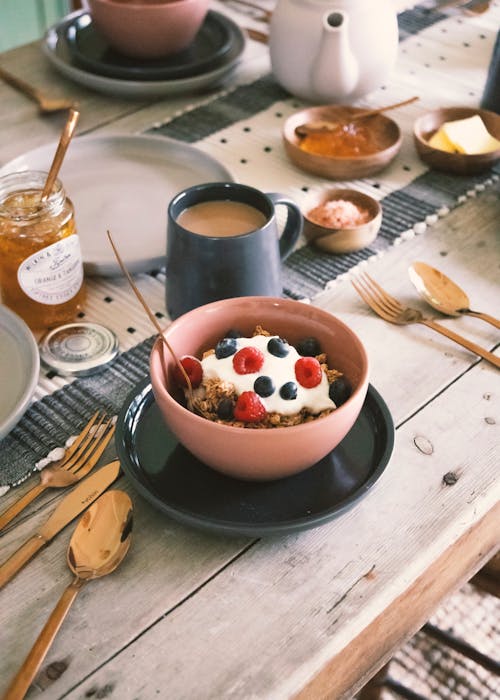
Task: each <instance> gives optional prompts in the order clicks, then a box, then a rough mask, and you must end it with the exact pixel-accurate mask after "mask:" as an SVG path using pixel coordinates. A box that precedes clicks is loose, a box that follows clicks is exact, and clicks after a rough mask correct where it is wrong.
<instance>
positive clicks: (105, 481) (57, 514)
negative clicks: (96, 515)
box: [0, 460, 120, 589]
mask: <svg viewBox="0 0 500 700" xmlns="http://www.w3.org/2000/svg"><path fill="white" fill-rule="evenodd" d="M119 473H120V462H119V460H115V461H114V462H110V463H109V464H107V465H106V466H105V467H101V468H100V469H99V470H98V471H96V472H94V473H93V474H92V476H89V477H87V478H86V479H84V480H83V481H82V482H81V483H80V484H79V485H78V486H76V488H74V489H73V490H72V491H71V493H69V494H68V495H67V496H65V497H64V498H63V500H62V501H61V502H60V503H59V505H58V506H57V508H56V509H55V510H54V512H53V513H52V514H51V515H50V517H49V518H48V520H47V521H46V522H45V523H44V524H43V525H42V526H41V527H40V528H39V529H38V531H37V532H36V533H35V534H34V535H33V536H32V537H30V539H29V540H27V541H26V542H25V543H24V544H22V545H21V546H20V547H19V549H17V550H16V551H15V552H14V554H12V555H11V556H10V557H9V558H8V559H7V561H5V562H4V563H3V564H2V565H1V566H0V589H1V588H3V586H4V585H5V584H6V583H7V582H8V581H10V579H11V578H12V577H13V576H14V575H15V574H17V572H18V571H19V570H20V569H21V568H22V567H23V566H24V565H25V564H27V563H28V561H29V560H30V559H31V558H32V557H33V556H34V555H35V554H36V553H37V552H38V550H40V549H42V547H45V545H47V544H48V543H49V542H50V541H51V540H52V539H53V538H54V537H55V535H57V533H58V532H60V531H61V530H62V529H63V528H64V527H66V525H68V524H69V523H70V522H71V521H72V520H74V519H75V518H76V516H77V515H79V514H80V513H81V512H82V511H84V510H85V509H86V508H87V506H89V505H90V504H91V503H93V501H95V500H96V498H98V496H100V495H101V493H103V491H105V490H106V489H107V488H108V486H109V485H110V484H112V483H113V481H115V479H116V478H117V477H118V474H119Z"/></svg>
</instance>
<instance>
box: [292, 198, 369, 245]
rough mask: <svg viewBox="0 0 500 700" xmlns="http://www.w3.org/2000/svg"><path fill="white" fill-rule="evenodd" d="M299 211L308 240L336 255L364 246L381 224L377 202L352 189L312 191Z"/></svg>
mask: <svg viewBox="0 0 500 700" xmlns="http://www.w3.org/2000/svg"><path fill="white" fill-rule="evenodd" d="M302 213H303V215H304V237H305V238H306V240H307V241H308V243H310V244H312V245H314V246H315V247H317V248H320V249H321V250H324V251H326V252H327V253H334V254H336V255H340V254H343V253H353V252H355V251H357V250H361V249H362V248H366V247H367V246H369V245H370V244H371V243H373V241H374V240H375V239H376V237H377V234H378V232H379V230H380V226H381V225H382V207H381V205H380V203H379V202H378V201H377V200H376V199H374V198H373V197H370V196H369V195H367V194H365V193H364V192H360V191H358V190H354V189H341V188H333V189H328V190H325V191H323V192H322V193H321V194H313V195H311V196H310V197H309V199H308V200H307V201H306V203H305V205H304V206H303V207H302Z"/></svg>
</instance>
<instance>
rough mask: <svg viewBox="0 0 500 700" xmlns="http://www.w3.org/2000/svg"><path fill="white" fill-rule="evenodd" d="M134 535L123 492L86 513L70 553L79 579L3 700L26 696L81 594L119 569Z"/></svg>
mask: <svg viewBox="0 0 500 700" xmlns="http://www.w3.org/2000/svg"><path fill="white" fill-rule="evenodd" d="M131 533H132V502H131V500H130V498H129V496H128V495H127V494H126V493H125V492H123V491H118V490H112V491H108V492H107V493H104V494H103V495H102V496H100V498H98V499H97V500H96V501H94V503H93V504H92V505H91V506H90V507H89V508H88V509H87V510H86V511H85V513H84V514H83V516H82V517H81V519H80V521H79V523H78V525H77V526H76V529H75V531H74V533H73V536H72V537H71V541H70V543H69V546H68V552H67V562H68V566H69V568H70V569H71V571H72V572H73V573H74V574H75V578H74V579H73V581H72V582H71V583H70V584H69V585H68V586H67V587H66V589H65V590H64V592H63V594H62V596H61V598H60V599H59V602H58V603H57V605H56V607H55V608H54V610H53V612H52V613H51V615H50V617H49V619H48V620H47V622H46V623H45V626H44V628H43V629H42V631H41V632H40V634H39V636H38V639H37V640H36V642H35V643H34V645H33V647H32V648H31V651H30V652H29V654H28V656H27V657H26V659H25V661H24V663H23V665H22V666H21V668H20V669H19V671H18V672H17V674H16V676H15V677H14V678H13V680H12V682H11V684H10V686H9V688H8V689H7V693H6V694H5V696H4V698H3V700H20V698H23V697H24V696H25V694H26V692H27V690H28V688H29V686H30V684H31V682H32V680H33V678H34V677H35V675H36V673H37V671H38V669H39V668H40V665H41V664H42V662H43V660H44V659H45V657H46V655H47V652H48V651H49V649H50V647H51V645H52V642H53V641H54V638H55V636H56V634H57V632H58V631H59V628H60V627H61V624H62V623H63V621H64V619H65V617H66V615H67V613H68V611H69V609H70V607H71V605H72V603H73V601H74V599H75V598H76V596H77V594H78V592H79V591H80V590H81V588H82V587H83V585H84V584H85V583H86V582H87V581H90V580H92V579H95V578H100V577H101V576H106V575H107V574H110V573H111V572H112V571H114V570H115V569H116V568H117V566H118V565H119V564H120V563H121V561H122V560H123V559H124V557H125V555H126V554H127V552H128V550H129V547H130V541H131Z"/></svg>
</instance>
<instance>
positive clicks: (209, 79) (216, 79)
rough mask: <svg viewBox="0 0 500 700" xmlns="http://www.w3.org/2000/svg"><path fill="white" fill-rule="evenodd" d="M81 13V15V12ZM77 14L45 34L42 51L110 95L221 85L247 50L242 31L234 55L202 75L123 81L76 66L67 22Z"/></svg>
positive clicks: (143, 94)
mask: <svg viewBox="0 0 500 700" xmlns="http://www.w3.org/2000/svg"><path fill="white" fill-rule="evenodd" d="M77 14H78V13H77ZM74 17H75V15H74V14H71V15H68V17H67V18H66V19H64V20H63V21H62V22H59V23H58V24H56V25H54V26H53V27H51V28H50V29H49V30H48V31H47V33H46V34H45V38H44V40H43V42H42V50H43V52H44V54H45V55H46V57H47V58H48V60H49V61H50V62H51V63H52V65H53V66H54V68H56V70H58V71H59V72H60V73H61V74H62V75H64V76H65V77H66V78H69V79H70V80H74V81H75V82H76V83H80V84H81V85H85V87H88V88H91V89H93V90H97V92H103V93H104V94H106V95H117V96H119V97H128V98H137V99H142V98H146V97H160V96H162V95H178V94H182V93H186V92H191V91H193V90H199V89H201V88H205V87H208V86H213V85H218V84H219V83H222V82H223V80H224V79H225V78H226V77H227V76H228V75H229V74H230V73H232V72H233V71H234V69H235V68H236V66H237V65H238V63H239V61H240V59H241V56H242V54H243V50H244V48H245V36H244V34H243V32H241V31H239V32H238V33H237V34H235V36H234V41H233V46H232V50H231V52H230V54H229V55H228V57H227V61H225V62H224V63H223V64H222V65H219V66H217V67H216V68H213V69H212V70H208V71H204V72H203V73H200V74H199V75H192V76H188V77H185V78H173V79H171V80H146V81H144V80H123V79H121V78H111V77H109V76H107V75H97V73H92V72H91V71H87V70H83V69H82V68H80V67H79V66H78V65H76V63H74V61H73V58H72V56H71V51H70V48H69V46H68V41H67V38H66V36H65V30H66V26H67V22H68V21H71V19H72V18H74Z"/></svg>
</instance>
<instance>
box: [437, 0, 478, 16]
mask: <svg viewBox="0 0 500 700" xmlns="http://www.w3.org/2000/svg"><path fill="white" fill-rule="evenodd" d="M490 5H491V0H438V1H437V2H436V3H435V4H434V5H433V6H432V7H431V8H430V9H431V10H432V11H436V10H437V11H438V12H439V11H441V10H447V9H456V10H459V11H460V12H462V13H463V14H465V15H471V16H474V15H482V14H483V13H484V12H486V11H487V10H489V8H490Z"/></svg>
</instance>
